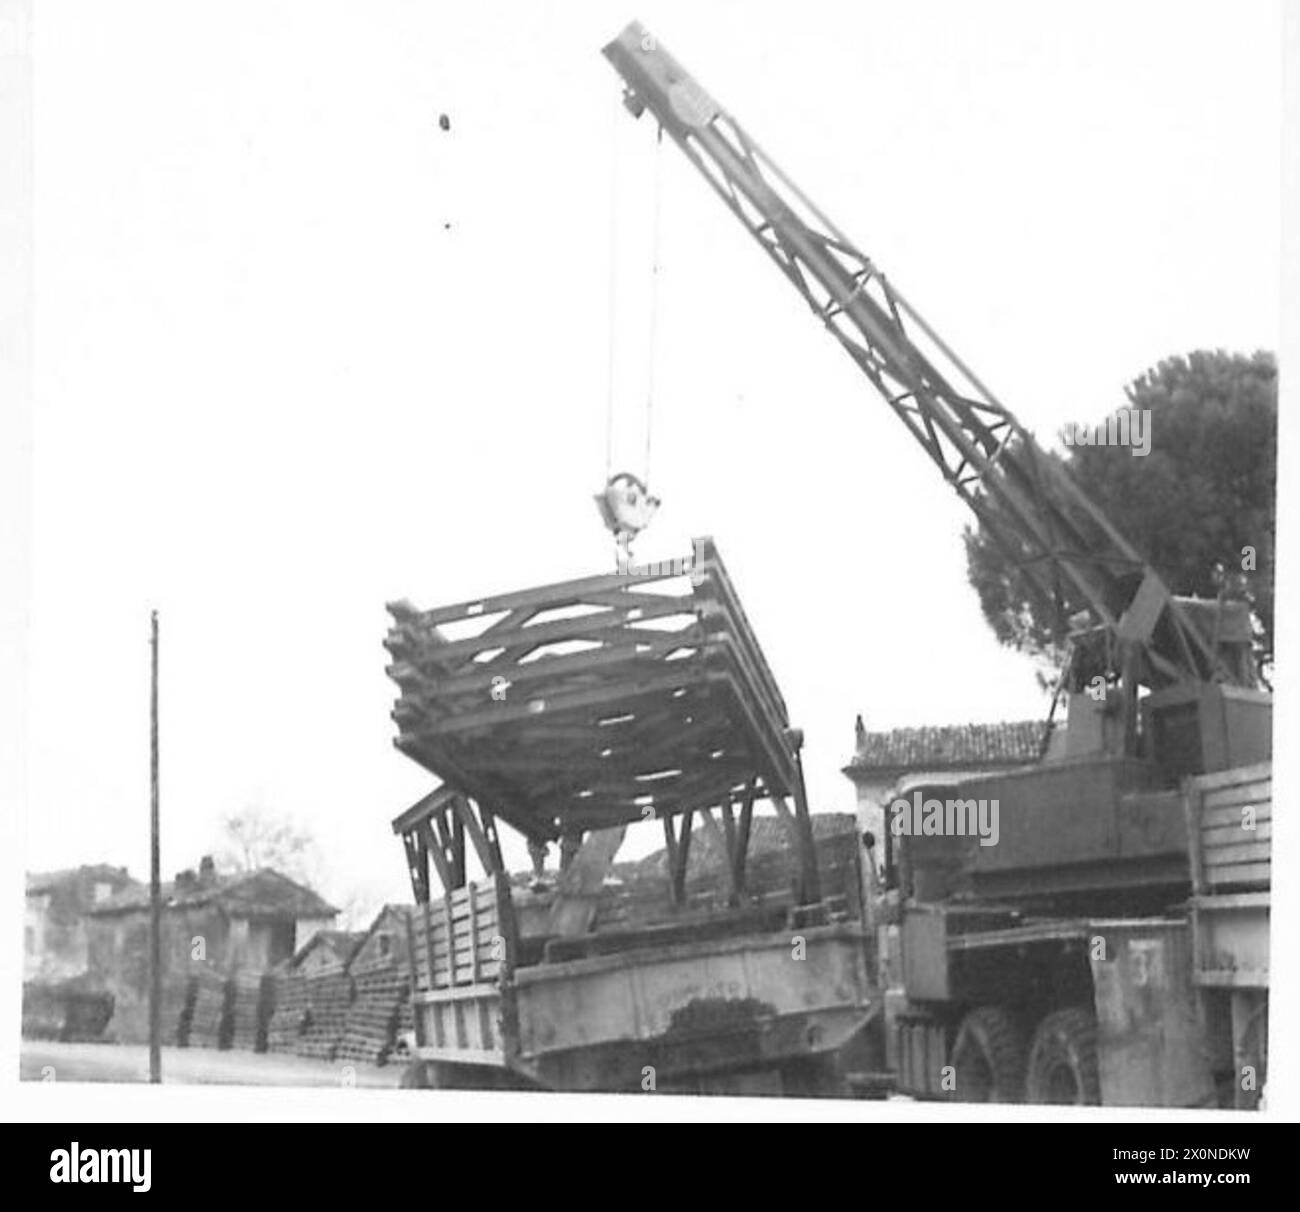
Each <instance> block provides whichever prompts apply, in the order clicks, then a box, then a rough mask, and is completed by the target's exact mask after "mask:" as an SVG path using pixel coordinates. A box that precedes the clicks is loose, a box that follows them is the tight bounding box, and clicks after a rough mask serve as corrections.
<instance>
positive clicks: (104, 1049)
mask: <svg viewBox="0 0 1300 1212" xmlns="http://www.w3.org/2000/svg"><path fill="white" fill-rule="evenodd" d="M402 1069H403V1065H402V1064H401V1063H400V1062H399V1063H396V1064H391V1065H385V1066H383V1067H382V1068H376V1067H375V1066H373V1065H366V1064H357V1063H352V1062H346V1061H337V1062H330V1061H314V1060H307V1059H305V1058H303V1057H298V1056H282V1055H280V1054H278V1053H274V1054H272V1053H257V1052H242V1051H235V1050H231V1051H229V1052H218V1051H216V1050H215V1049H212V1048H164V1049H163V1050H162V1074H163V1081H164V1082H167V1083H176V1084H178V1085H197V1086H204V1085H208V1086H211V1085H218V1086H347V1085H351V1086H367V1087H377V1088H381V1089H383V1088H389V1089H392V1088H395V1087H396V1086H397V1084H398V1082H399V1080H400V1079H401V1075H402ZM19 1076H20V1077H21V1079H22V1080H23V1081H36V1082H38V1081H68V1082H147V1081H148V1080H149V1049H148V1048H147V1047H145V1046H144V1045H141V1044H60V1043H54V1042H50V1041H46V1040H26V1039H25V1040H23V1042H22V1049H21V1052H20V1054H19Z"/></svg>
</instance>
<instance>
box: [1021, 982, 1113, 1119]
mask: <svg viewBox="0 0 1300 1212" xmlns="http://www.w3.org/2000/svg"><path fill="white" fill-rule="evenodd" d="M1025 1094H1026V1096H1027V1097H1028V1099H1029V1101H1030V1102H1031V1103H1073V1104H1076V1105H1079V1106H1097V1105H1099V1104H1100V1103H1101V1077H1100V1074H1099V1071H1098V1068H1097V1020H1096V1018H1095V1017H1094V1016H1093V1014H1092V1012H1091V1011H1089V1010H1084V1009H1082V1008H1081V1007H1077V1006H1076V1007H1071V1008H1070V1009H1068V1010H1057V1011H1055V1012H1053V1013H1052V1014H1049V1015H1048V1016H1047V1017H1046V1018H1045V1019H1043V1021H1042V1022H1041V1023H1039V1024H1038V1029H1037V1030H1036V1031H1035V1032H1034V1042H1033V1044H1032V1045H1031V1046H1030V1048H1029V1069H1028V1072H1027V1074H1026V1076H1025Z"/></svg>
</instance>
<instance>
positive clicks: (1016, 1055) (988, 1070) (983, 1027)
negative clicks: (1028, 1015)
mask: <svg viewBox="0 0 1300 1212" xmlns="http://www.w3.org/2000/svg"><path fill="white" fill-rule="evenodd" d="M950 1063H951V1064H952V1067H953V1069H954V1070H955V1073H956V1080H957V1088H956V1090H955V1094H956V1096H957V1098H958V1100H959V1101H960V1102H964V1103H1019V1102H1023V1101H1024V1098H1025V1041H1024V1036H1023V1034H1022V1033H1021V1031H1020V1028H1019V1027H1017V1026H1016V1023H1015V1020H1014V1019H1013V1018H1012V1017H1011V1015H1010V1014H1008V1013H1007V1012H1006V1011H1005V1010H1003V1009H1002V1008H1001V1007H1000V1006H980V1007H979V1008H978V1009H977V1010H972V1011H971V1012H970V1013H969V1014H967V1015H966V1017H965V1018H963V1019H962V1020H961V1026H960V1027H959V1028H958V1029H957V1039H956V1041H955V1042H954V1043H953V1046H952V1052H951V1054H950Z"/></svg>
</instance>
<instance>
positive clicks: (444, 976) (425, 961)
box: [407, 875, 517, 1066]
mask: <svg viewBox="0 0 1300 1212" xmlns="http://www.w3.org/2000/svg"><path fill="white" fill-rule="evenodd" d="M407 946H408V953H409V962H410V967H411V999H412V1004H413V1009H414V1014H415V1035H416V1051H417V1054H418V1055H419V1056H420V1057H422V1058H423V1059H425V1060H445V1061H458V1062H465V1063H470V1064H487V1065H503V1066H504V1065H506V1064H508V1062H509V1059H510V1057H511V1056H512V1055H513V1054H514V1051H515V1039H516V1037H517V1032H516V1031H515V1029H514V1026H513V1017H512V1015H511V1013H510V1010H511V1001H510V998H509V997H508V996H507V994H506V986H507V984H508V978H509V975H510V973H511V971H512V968H513V964H514V958H515V952H516V933H515V928H514V914H513V909H512V905H511V900H510V882H509V880H508V879H507V878H506V877H505V876H504V875H496V876H493V877H491V878H490V879H488V880H485V881H484V882H483V883H481V884H479V883H474V882H469V883H466V884H465V886H464V887H462V888H457V889H455V890H454V891H452V892H449V893H448V894H446V895H445V896H443V897H442V898H441V899H440V900H426V901H424V902H423V903H422V904H419V905H417V906H416V908H415V912H414V913H412V914H411V917H410V924H409V931H408V935H407Z"/></svg>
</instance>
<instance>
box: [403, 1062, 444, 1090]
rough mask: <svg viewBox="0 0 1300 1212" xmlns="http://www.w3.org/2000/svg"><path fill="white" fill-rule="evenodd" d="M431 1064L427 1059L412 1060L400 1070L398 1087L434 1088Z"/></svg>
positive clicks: (410, 1088)
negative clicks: (400, 1075)
mask: <svg viewBox="0 0 1300 1212" xmlns="http://www.w3.org/2000/svg"><path fill="white" fill-rule="evenodd" d="M437 1085H438V1084H437V1082H436V1081H434V1073H433V1065H431V1064H430V1063H429V1062H428V1061H423V1060H414V1061H412V1062H411V1063H410V1064H409V1065H407V1066H406V1068H405V1069H404V1070H403V1071H402V1077H401V1080H400V1081H399V1082H398V1088H399V1089H401V1090H435V1089H437Z"/></svg>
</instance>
